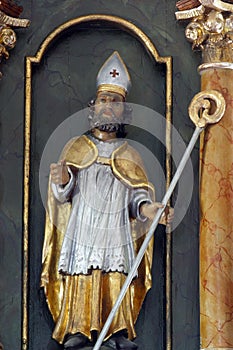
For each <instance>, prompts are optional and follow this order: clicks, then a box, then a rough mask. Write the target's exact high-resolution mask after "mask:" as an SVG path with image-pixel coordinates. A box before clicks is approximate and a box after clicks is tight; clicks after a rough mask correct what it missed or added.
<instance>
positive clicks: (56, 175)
mask: <svg viewBox="0 0 233 350" xmlns="http://www.w3.org/2000/svg"><path fill="white" fill-rule="evenodd" d="M50 175H51V181H52V182H53V183H54V184H56V185H66V184H67V183H68V182H69V180H70V175H69V172H68V168H67V165H66V161H65V160H61V161H60V162H58V163H52V164H51V165H50Z"/></svg>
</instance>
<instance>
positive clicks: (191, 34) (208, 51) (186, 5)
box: [176, 0, 233, 69]
mask: <svg viewBox="0 0 233 350" xmlns="http://www.w3.org/2000/svg"><path fill="white" fill-rule="evenodd" d="M180 3H181V4H180ZM198 3H199V6H197V7H194V8H191V6H192V5H198ZM177 8H178V9H180V11H178V12H176V18H177V19H178V20H180V19H191V22H190V23H189V24H188V26H187V27H186V30H185V35H186V38H187V39H188V41H190V42H191V43H192V48H193V49H198V50H201V51H202V55H203V63H204V64H205V65H206V64H208V68H209V65H210V64H212V65H211V67H212V68H215V66H216V64H219V63H223V62H224V63H230V62H233V3H232V4H231V3H229V2H225V1H220V0H198V1H194V0H180V1H179V2H178V3H177ZM183 9H185V10H183ZM224 67H225V65H224ZM220 68H221V67H220ZM222 68H223V67H222ZM227 68H228V69H232V65H231V66H230V67H229V65H228V67H227Z"/></svg>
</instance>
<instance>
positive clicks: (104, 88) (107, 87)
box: [97, 84, 127, 99]
mask: <svg viewBox="0 0 233 350" xmlns="http://www.w3.org/2000/svg"><path fill="white" fill-rule="evenodd" d="M99 92H113V93H117V94H119V95H121V96H122V97H123V98H124V99H125V96H126V94H127V91H126V90H125V89H123V88H121V87H120V86H118V85H113V84H102V85H99V86H98V89H97V93H99Z"/></svg>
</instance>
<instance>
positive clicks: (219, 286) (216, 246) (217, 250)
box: [200, 69, 233, 349]
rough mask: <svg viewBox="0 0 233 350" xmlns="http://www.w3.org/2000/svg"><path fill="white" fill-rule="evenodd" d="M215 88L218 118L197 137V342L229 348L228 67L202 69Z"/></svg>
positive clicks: (231, 178) (232, 297)
mask: <svg viewBox="0 0 233 350" xmlns="http://www.w3.org/2000/svg"><path fill="white" fill-rule="evenodd" d="M208 89H215V90H218V91H220V92H221V93H222V94H223V96H224V98H225V100H226V103H227V107H226V112H225V114H224V116H223V118H222V120H221V121H220V122H219V123H218V124H216V125H212V126H209V127H208V128H207V129H206V131H205V134H204V137H203V139H202V140H203V142H202V143H201V178H200V203H201V228H200V308H201V310H200V313H201V348H202V349H205V348H208V349H211V348H214V349H216V348H219V349H233V71H232V70H227V69H211V70H208V71H204V72H202V90H208Z"/></svg>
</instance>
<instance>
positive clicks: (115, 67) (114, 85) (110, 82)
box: [96, 51, 131, 98]
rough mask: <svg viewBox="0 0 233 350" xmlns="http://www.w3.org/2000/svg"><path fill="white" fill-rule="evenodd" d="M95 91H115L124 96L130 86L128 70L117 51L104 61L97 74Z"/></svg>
mask: <svg viewBox="0 0 233 350" xmlns="http://www.w3.org/2000/svg"><path fill="white" fill-rule="evenodd" d="M96 85H97V91H98V92H102V91H107V92H115V93H118V94H120V95H122V96H123V97H124V98H125V96H126V94H127V93H128V92H129V90H130V87H131V80H130V76H129V72H128V70H127V68H126V66H125V64H124V62H123V60H122V58H121V57H120V55H119V53H118V52H117V51H114V52H113V54H112V55H111V56H110V57H109V58H108V59H107V60H106V61H105V63H104V64H103V66H102V67H101V68H100V70H99V73H98V75H97V81H96Z"/></svg>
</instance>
